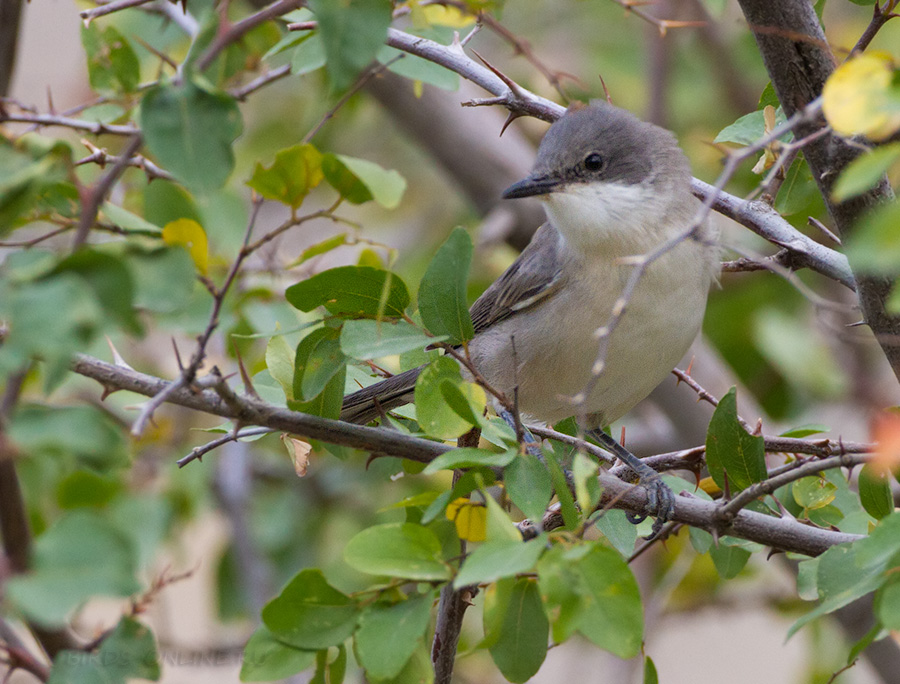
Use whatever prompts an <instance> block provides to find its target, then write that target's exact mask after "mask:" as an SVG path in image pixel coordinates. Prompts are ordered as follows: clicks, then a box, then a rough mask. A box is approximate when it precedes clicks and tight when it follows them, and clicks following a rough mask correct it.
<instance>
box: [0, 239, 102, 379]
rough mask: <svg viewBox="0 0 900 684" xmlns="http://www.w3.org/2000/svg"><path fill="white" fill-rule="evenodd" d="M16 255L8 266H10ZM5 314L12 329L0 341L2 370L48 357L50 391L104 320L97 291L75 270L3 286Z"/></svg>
mask: <svg viewBox="0 0 900 684" xmlns="http://www.w3.org/2000/svg"><path fill="white" fill-rule="evenodd" d="M14 256H17V255H15V254H13V255H11V256H10V257H9V258H8V259H7V261H6V263H5V264H4V267H6V268H7V269H9V267H10V263H11V262H12V261H13V260H14V259H13V257H14ZM0 288H2V289H3V291H2V292H0V315H2V316H4V318H5V319H6V325H7V326H8V333H7V335H6V338H5V339H4V341H3V344H2V345H0V373H7V372H12V371H14V370H17V369H19V368H21V367H22V366H23V365H24V364H26V363H30V362H31V360H32V359H33V358H34V357H38V358H40V359H41V360H42V361H43V372H44V388H45V390H47V391H49V390H50V389H52V388H54V387H55V386H56V385H57V384H58V383H59V382H61V381H62V380H63V379H64V378H65V377H66V375H67V374H68V372H69V359H70V357H71V354H72V353H73V352H75V351H78V350H80V349H84V348H85V347H87V346H88V345H89V344H90V343H91V342H92V341H93V340H94V339H95V337H96V335H97V333H98V332H99V330H100V329H102V324H103V323H104V315H103V311H102V310H101V309H100V306H99V304H98V303H97V302H96V301H94V297H95V295H94V292H93V291H92V290H91V288H90V287H89V286H88V285H86V284H85V282H84V281H83V280H82V279H81V278H79V277H78V276H76V275H73V274H71V273H62V274H58V275H55V276H53V277H51V278H47V279H45V280H42V281H38V282H33V283H23V284H22V285H21V286H19V285H16V286H12V287H8V288H3V283H2V282H0Z"/></svg>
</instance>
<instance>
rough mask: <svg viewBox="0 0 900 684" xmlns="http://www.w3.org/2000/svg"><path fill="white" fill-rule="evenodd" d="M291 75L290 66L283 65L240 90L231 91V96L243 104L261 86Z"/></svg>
mask: <svg viewBox="0 0 900 684" xmlns="http://www.w3.org/2000/svg"><path fill="white" fill-rule="evenodd" d="M290 75H291V65H290V64H283V65H281V66H280V67H278V68H277V69H272V70H271V71H267V72H266V73H264V74H262V75H261V76H258V77H257V78H254V79H253V80H252V81H250V82H249V83H247V84H245V85H242V86H241V87H240V88H235V89H233V90H231V91H230V92H231V96H232V97H233V98H234V99H235V100H238V101H239V102H243V101H244V100H246V99H247V96H248V95H250V94H251V93H255V92H256V91H257V90H259V89H260V88H262V87H263V86H267V85H269V84H270V83H274V82H275V81H277V80H279V79H282V78H284V77H285V76H290Z"/></svg>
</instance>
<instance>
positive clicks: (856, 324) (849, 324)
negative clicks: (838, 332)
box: [844, 321, 867, 328]
mask: <svg viewBox="0 0 900 684" xmlns="http://www.w3.org/2000/svg"><path fill="white" fill-rule="evenodd" d="M861 325H867V324H866V322H865V321H856V323H848V324H847V325H846V326H844V327H846V328H858V327H859V326H861Z"/></svg>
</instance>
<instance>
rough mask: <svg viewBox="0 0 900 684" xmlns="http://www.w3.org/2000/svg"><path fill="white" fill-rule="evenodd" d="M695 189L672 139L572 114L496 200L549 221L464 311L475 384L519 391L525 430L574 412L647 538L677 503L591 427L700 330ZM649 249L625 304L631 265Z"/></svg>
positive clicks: (399, 383) (374, 408)
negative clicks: (646, 527)
mask: <svg viewBox="0 0 900 684" xmlns="http://www.w3.org/2000/svg"><path fill="white" fill-rule="evenodd" d="M690 183H691V170H690V164H689V162H688V159H687V157H686V156H685V154H684V152H683V151H682V150H681V148H680V147H679V145H678V142H677V140H676V138H675V136H674V135H673V134H672V133H671V132H670V131H668V130H666V129H664V128H661V127H659V126H656V125H654V124H651V123H648V122H645V121H642V120H641V119H639V118H638V117H637V116H635V115H634V114H632V113H631V112H629V111H627V110H625V109H621V108H619V107H616V106H614V105H612V104H610V103H607V102H605V101H602V100H595V101H591V102H590V103H588V104H579V105H573V106H570V107H569V109H568V110H567V111H566V112H565V113H564V114H563V115H562V116H561V117H560V118H559V119H557V120H556V121H555V122H554V123H553V124H552V125H551V126H550V128H549V129H548V130H547V133H546V134H545V135H544V137H543V139H542V140H541V143H540V145H539V147H538V151H537V157H536V160H535V163H534V167H533V169H532V172H531V173H530V174H529V175H528V176H527V177H526V178H524V179H523V180H521V181H519V182H517V183H515V184H513V185H512V186H510V187H509V188H507V189H506V190H505V191H504V192H503V195H502V196H503V198H504V199H517V198H522V197H536V198H538V199H539V200H541V201H542V203H543V205H544V209H545V213H546V215H547V222H546V223H544V225H542V226H541V227H540V228H539V229H538V230H537V232H536V233H535V234H534V237H533V238H532V240H531V242H530V243H529V245H528V246H527V247H526V248H525V249H524V250H523V251H522V253H521V254H520V255H519V256H518V258H517V259H516V260H515V261H514V262H513V263H512V264H511V265H510V266H509V268H507V269H506V271H505V272H504V273H503V274H502V275H500V277H499V278H498V279H497V280H496V281H495V282H494V283H493V284H491V285H490V286H489V287H488V288H487V289H486V290H485V291H484V293H483V294H482V295H481V296H480V297H478V299H477V300H476V301H475V302H474V304H472V306H471V308H470V315H471V318H472V323H473V326H474V330H475V336H474V338H473V339H471V340H470V341H469V342H468V345H467V350H466V351H467V354H468V356H469V358H470V360H471V362H472V364H473V365H474V367H475V369H477V371H478V375H480V376H481V377H482V378H483V379H484V380H485V381H486V382H487V383H488V384H489V385H490V386H491V387H493V388H496V389H498V390H500V391H501V392H503V393H504V394H506V395H507V396H509V397H511V396H513V394H515V397H516V400H517V407H518V409H519V411H520V413H521V416H522V422H523V423H524V424H526V425H527V424H529V423H530V424H536V423H543V424H555V423H557V422H558V421H560V420H563V419H565V418H568V417H570V416H573V415H576V414H577V415H578V416H579V418H580V420H581V423H582V428H583V429H585V430H586V431H588V434H590V435H591V436H592V437H594V438H596V439H598V440H600V443H601V445H602V446H604V447H605V448H607V449H608V450H610V451H612V452H613V453H614V454H615V455H616V456H617V457H618V458H619V459H621V460H623V461H624V462H625V463H627V464H628V465H629V467H630V468H631V469H632V470H633V471H635V473H636V474H637V476H638V482H639V483H640V484H641V485H643V486H645V487H646V488H647V490H648V505H647V508H648V512H650V513H652V514H655V515H656V516H657V520H656V522H655V523H654V532H653V534H652V535H651V537H652V536H654V535H655V534H657V533H658V532H659V529H660V527H661V526H662V523H663V522H664V521H665V520H666V519H668V518H669V517H671V515H672V512H673V509H674V499H673V497H672V492H671V490H670V489H669V488H668V487H667V486H666V485H665V484H664V483H662V481H661V480H660V478H659V475H658V473H656V472H655V471H653V470H652V469H651V468H649V466H647V465H646V464H644V463H643V462H642V461H640V459H638V458H636V457H635V456H634V455H633V454H631V453H630V452H629V451H628V450H627V449H625V448H624V447H622V445H621V444H619V443H618V442H617V441H616V440H614V439H613V438H612V437H610V436H609V435H607V434H606V433H605V432H603V431H602V430H601V429H600V428H601V427H602V426H605V425H609V424H611V423H613V422H614V421H616V420H618V419H619V418H621V417H622V416H624V415H625V414H626V413H627V412H628V411H629V410H630V409H631V408H633V407H634V406H635V405H636V404H637V403H638V402H639V401H641V400H642V399H643V398H645V397H646V396H647V395H648V394H650V392H651V391H652V390H653V389H654V388H655V387H656V386H657V385H659V384H660V383H661V382H662V381H663V380H664V379H665V378H666V377H667V376H668V374H669V373H670V372H671V370H672V369H673V368H674V366H675V364H676V363H677V362H678V361H679V360H680V359H681V358H682V357H683V356H684V354H685V353H686V352H687V350H688V348H689V347H690V345H691V343H692V342H693V340H694V339H695V338H696V336H697V334H698V332H699V330H700V327H701V324H702V321H703V316H704V312H705V309H706V299H707V294H708V292H709V290H710V287H711V285H712V284H713V283H714V282H715V281H716V279H717V276H718V273H719V270H720V258H719V248H718V235H717V234H716V231H715V228H714V227H713V225H711V223H710V222H709V221H707V220H701V221H698V220H697V217H698V216H700V214H699V213H698V210H699V208H700V207H701V203H700V201H699V200H697V199H696V198H695V197H694V196H693V195H692V194H691V187H690ZM655 252H658V253H657V254H655V258H653V259H652V261H649V262H648V263H646V264H645V267H644V269H643V271H642V273H641V274H640V277H639V278H638V280H637V281H636V285H635V286H634V288H633V290H632V291H631V292H630V295H629V296H627V297H626V298H625V299H624V300H623V295H624V294H625V291H626V287H627V284H628V282H629V278H630V277H631V274H632V272H633V269H634V268H635V257H640V256H646V255H650V254H654V253H655ZM623 301H624V308H623V309H621V310H619V309H620V307H623ZM614 312H617V313H614ZM613 322H614V325H611V323H613ZM604 335H608V337H609V339H608V340H606V344H607V346H606V350H605V353H604V354H601V352H600V349H601V346H600V340H601V338H602V337H604ZM420 371H421V368H415V369H412V370H410V371H406V372H404V373H400V374H398V375H394V376H392V377H389V378H387V379H385V380H382V381H380V382H377V383H375V384H373V385H371V386H369V387H366V388H364V389H361V390H359V391H357V392H355V393H353V394H350V395H348V396H346V397H345V398H344V402H343V407H342V411H341V418H342V420H347V421H351V422H355V423H367V422H370V421H371V420H373V419H375V418H376V417H378V416H379V415H383V413H384V412H385V411H388V410H390V409H392V408H395V407H397V406H399V405H402V404H404V403H407V402H410V401H412V399H413V389H414V387H415V381H416V378H417V377H418V374H419V372H420ZM593 375H596V377H593ZM499 408H500V411H501V412H503V411H504V409H503V408H502V407H499ZM504 417H505V418H506V419H507V420H508V419H509V417H508V416H504ZM637 519H642V517H636V518H635V520H637Z"/></svg>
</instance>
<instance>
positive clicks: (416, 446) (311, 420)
mask: <svg viewBox="0 0 900 684" xmlns="http://www.w3.org/2000/svg"><path fill="white" fill-rule="evenodd" d="M72 370H73V371H74V372H76V373H78V374H80V375H83V376H85V377H89V378H93V379H94V380H96V381H98V382H99V383H100V384H101V385H103V386H104V387H105V388H108V389H109V390H127V391H131V392H136V393H138V394H142V395H144V396H149V397H156V396H158V395H159V394H160V393H161V392H162V391H163V390H164V389H166V388H167V387H169V386H170V385H171V384H172V383H169V382H167V381H165V380H163V379H162V378H156V377H153V376H149V375H145V374H143V373H139V372H137V371H134V370H132V369H128V368H123V367H121V366H116V365H113V364H109V363H106V362H103V361H100V360H99V359H95V358H92V357H89V356H85V355H78V356H76V358H75V359H74V361H73V363H72ZM224 383H225V381H224V380H221V379H217V380H214V381H211V383H209V384H214V387H215V388H216V389H202V390H200V391H195V390H189V389H186V388H184V387H179V388H177V389H174V390H172V391H170V392H169V394H168V396H167V397H166V401H167V402H168V403H172V404H177V405H179V406H185V407H188V408H193V409H195V410H198V411H202V412H204V413H207V414H212V415H217V416H221V417H223V418H229V419H232V420H235V421H237V422H238V423H240V424H244V425H257V426H260V427H268V428H271V429H273V430H280V431H284V432H288V433H291V434H296V435H301V436H304V437H307V438H310V439H319V440H322V441H325V442H329V443H332V444H340V445H344V446H349V447H353V448H357V449H363V450H366V451H369V452H373V453H379V454H385V455H389V456H395V457H399V458H410V459H412V460H415V461H417V462H420V463H429V462H431V461H432V460H433V459H434V458H436V457H437V456H439V455H440V454H442V453H445V452H447V451H450V450H451V449H452V448H453V447H450V446H448V445H445V444H439V443H437V442H432V441H430V440H426V439H420V438H417V437H411V436H409V435H405V434H401V433H399V432H395V431H391V430H383V429H380V428H371V427H367V426H362V425H353V424H350V423H345V422H341V421H336V420H328V419H326V418H319V417H318V416H311V415H307V414H303V413H298V412H296V411H290V410H288V409H285V408H280V407H277V406H274V405H272V404H267V403H265V402H263V401H260V400H258V399H254V398H251V397H246V396H239V395H237V394H235V393H234V392H233V390H231V389H230V388H227V389H226V388H224V387H223V384H224ZM204 384H206V383H204ZM216 390H218V392H217V391H216ZM220 393H221V395H227V396H229V401H228V402H226V401H225V400H223V399H222V396H221V395H220ZM600 484H601V486H602V487H603V491H604V494H603V497H604V498H603V500H602V501H601V504H602V505H606V504H608V503H609V502H610V501H613V500H615V501H616V504H615V505H616V507H620V508H624V509H626V510H630V511H633V512H638V511H641V510H643V509H644V507H645V506H646V492H645V491H644V490H643V488H641V487H635V486H633V485H630V484H628V483H626V482H623V481H622V480H620V479H618V478H617V477H614V476H612V475H607V474H605V473H601V475H600ZM718 506H719V504H715V503H711V502H708V501H701V500H699V499H692V498H685V497H677V500H676V506H675V515H674V518H673V520H676V521H679V522H683V523H685V524H688V525H693V526H697V527H702V528H703V529H708V530H713V529H720V530H721V531H722V532H723V533H724V534H730V535H732V536H736V537H740V538H743V539H749V540H751V541H756V542H759V543H761V544H766V545H769V546H774V547H776V548H779V549H783V550H789V551H796V552H798V553H804V554H808V555H818V554H820V553H822V552H823V551H825V550H826V549H828V548H829V547H830V546H833V545H834V544H839V543H843V542H847V541H853V540H855V539H857V538H858V537H857V536H855V535H849V534H843V533H839V532H833V531H831V530H822V529H818V528H815V527H811V526H808V525H803V524H801V523H799V522H797V521H795V520H792V519H790V518H775V517H773V516H767V515H762V514H759V513H754V512H752V511H747V510H741V511H739V512H738V514H737V515H736V516H735V518H734V519H733V520H732V521H730V522H728V521H725V522H723V521H722V520H721V519H720V518H719V517H718V514H717V511H718Z"/></svg>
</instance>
